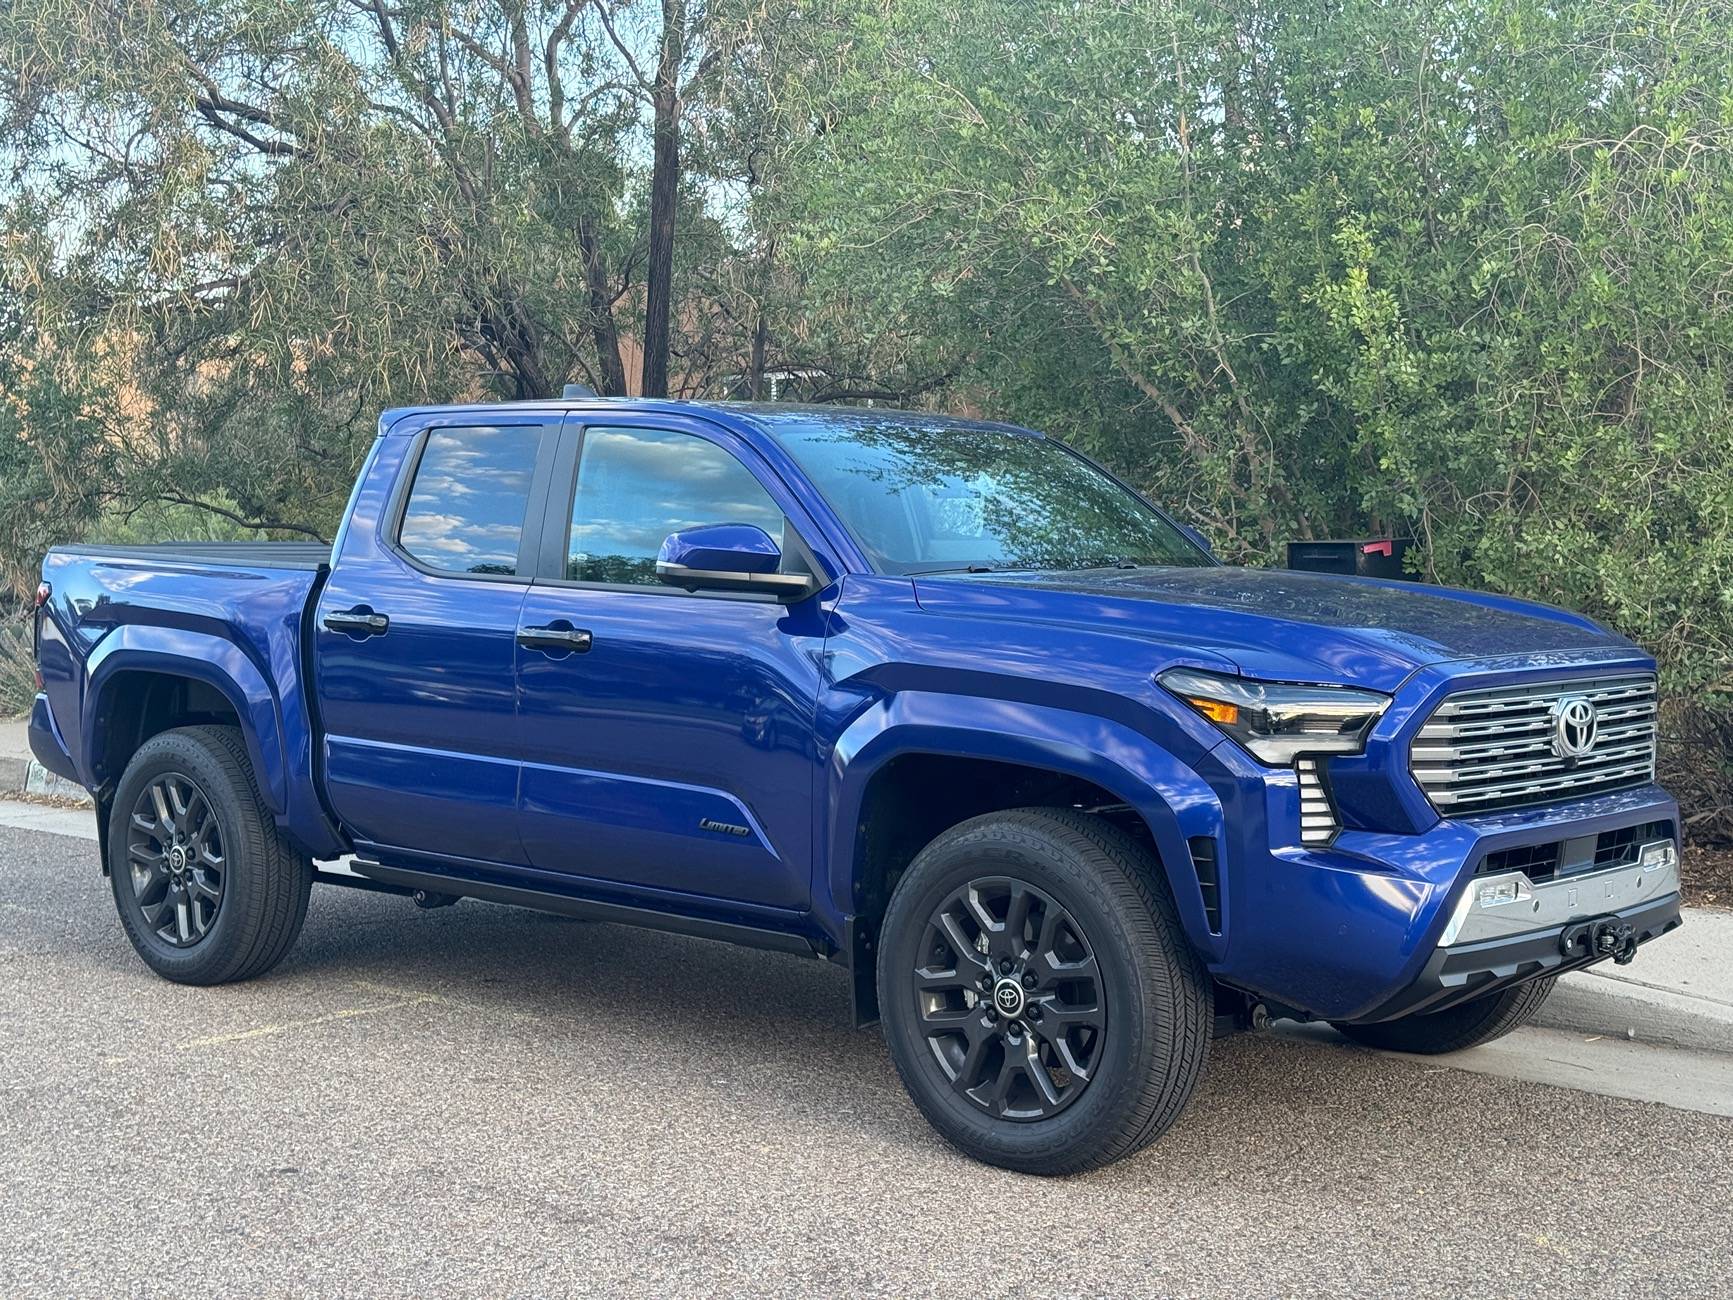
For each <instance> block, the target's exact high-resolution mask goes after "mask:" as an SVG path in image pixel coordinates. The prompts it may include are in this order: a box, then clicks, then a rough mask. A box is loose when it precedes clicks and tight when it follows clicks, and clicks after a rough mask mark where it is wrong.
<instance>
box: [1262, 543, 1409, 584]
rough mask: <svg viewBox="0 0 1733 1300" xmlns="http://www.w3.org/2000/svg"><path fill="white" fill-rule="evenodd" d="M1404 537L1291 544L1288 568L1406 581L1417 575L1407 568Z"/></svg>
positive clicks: (1406, 548) (1406, 551)
mask: <svg viewBox="0 0 1733 1300" xmlns="http://www.w3.org/2000/svg"><path fill="white" fill-rule="evenodd" d="M1413 544H1414V543H1413V542H1412V541H1410V540H1409V539H1407V538H1404V537H1356V538H1349V539H1344V540H1340V541H1328V542H1289V543H1288V567H1289V568H1290V569H1300V570H1303V571H1305V572H1307V573H1341V574H1347V575H1350V576H1357V577H1361V578H1405V579H1408V580H1409V581H1414V580H1415V575H1414V574H1412V573H1409V572H1408V571H1407V569H1406V567H1405V560H1406V558H1407V555H1408V548H1409V547H1410V546H1412V545H1413Z"/></svg>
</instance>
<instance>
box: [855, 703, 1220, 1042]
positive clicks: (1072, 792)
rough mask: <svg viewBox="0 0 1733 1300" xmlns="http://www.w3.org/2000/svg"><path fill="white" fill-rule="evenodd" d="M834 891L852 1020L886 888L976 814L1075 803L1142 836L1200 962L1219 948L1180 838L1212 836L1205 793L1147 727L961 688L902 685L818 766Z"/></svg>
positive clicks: (1214, 801)
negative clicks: (934, 691)
mask: <svg viewBox="0 0 1733 1300" xmlns="http://www.w3.org/2000/svg"><path fill="white" fill-rule="evenodd" d="M828 780H829V787H830V788H829V791H828V801H827V806H828V808H829V809H830V814H831V815H830V818H829V836H830V838H829V843H828V844H827V846H826V850H827V851H826V858H825V861H826V863H827V868H828V873H829V879H828V889H829V895H830V901H831V903H832V905H833V907H834V909H835V910H836V912H837V913H838V914H840V915H841V916H842V917H843V918H844V923H845V924H846V925H847V927H848V929H849V931H850V933H849V935H848V940H849V948H850V951H851V964H852V965H853V967H854V969H855V972H856V1018H857V1019H863V1018H870V1017H866V1016H865V1011H866V1008H865V1007H864V1006H863V1004H862V999H863V997H864V996H867V995H868V994H869V993H870V989H867V988H863V987H862V986H863V968H864V971H865V978H864V984H865V985H867V986H870V985H871V983H872V979H871V973H870V972H871V956H872V951H873V948H874V946H875V944H876V938H877V929H878V925H879V923H880V921H881V920H882V919H883V916H884V909H885V906H886V905H887V903H888V901H889V898H890V894H891V891H892V890H893V889H894V888H895V887H896V881H897V879H898V878H899V877H900V875H901V873H902V872H903V871H904V870H906V869H907V867H908V865H909V863H910V862H911V861H913V859H914V856H915V855H916V854H917V853H918V852H919V851H920V850H921V848H922V847H924V846H925V845H926V844H928V843H930V842H931V841H932V839H933V838H934V837H935V836H937V835H938V834H940V833H941V832H943V831H944V830H947V829H949V828H950V827H951V826H954V825H956V824H958V823H960V822H963V821H966V820H968V819H969V818H971V817H975V816H979V815H981V814H982V813H987V812H996V811H1008V810H1010V809H1012V808H1020V807H1030V806H1040V805H1045V806H1059V807H1075V808H1083V809H1085V810H1087V811H1091V812H1095V813H1097V814H1098V815H1101V816H1103V817H1106V818H1108V819H1109V820H1112V821H1114V822H1116V823H1117V824H1119V825H1120V826H1122V827H1123V828H1124V829H1125V830H1127V831H1129V832H1130V833H1131V834H1132V835H1133V836H1134V837H1136V838H1138V839H1139V840H1141V841H1143V842H1144V843H1145V844H1146V845H1147V846H1148V847H1149V848H1150V849H1151V850H1152V851H1153V852H1154V853H1155V856H1156V859H1157V861H1158V862H1159V863H1160V864H1161V867H1162V871H1163V874H1164V876H1165V878H1166V881H1167V885H1168V888H1169V891H1170V893H1171V894H1172V896H1173V898H1174V901H1175V904H1176V906H1177V907H1178V910H1179V914H1180V919H1181V922H1182V924H1183V926H1184V928H1185V932H1186V937H1187V939H1188V940H1189V941H1190V942H1191V944H1192V945H1193V947H1194V948H1195V949H1196V950H1197V951H1198V953H1199V954H1200V956H1202V957H1203V959H1204V960H1205V961H1206V962H1207V961H1211V960H1214V959H1216V958H1219V956H1220V955H1221V953H1222V951H1223V950H1224V947H1225V932H1226V926H1225V923H1224V921H1223V919H1222V918H1224V917H1225V916H1226V910H1225V908H1226V901H1225V900H1220V903H1219V910H1218V912H1217V915H1216V921H1215V925H1214V928H1213V929H1212V925H1211V922H1210V919H1209V917H1208V916H1207V914H1206V909H1205V904H1204V899H1203V894H1202V892H1201V889H1200V885H1199V881H1198V877H1197V874H1196V871H1195V870H1194V867H1193V862H1192V855H1191V852H1190V849H1189V847H1188V843H1189V841H1191V840H1193V839H1195V838H1197V837H1210V838H1211V839H1212V840H1214V841H1215V842H1216V843H1217V844H1220V842H1221V828H1222V809H1221V804H1220V801H1219V799H1218V798H1217V796H1216V794H1215V791H1214V790H1213V789H1212V788H1211V787H1210V786H1209V785H1208V784H1207V783H1206V782H1205V781H1204V780H1203V779H1202V778H1201V777H1199V776H1198V775H1197V773H1196V772H1194V771H1193V770H1192V769H1191V768H1189V767H1187V766H1186V765H1185V764H1183V763H1181V762H1180V761H1179V760H1178V759H1176V758H1175V757H1174V756H1173V755H1171V754H1169V753H1167V752H1166V751H1165V750H1163V749H1162V748H1161V747H1160V746H1158V745H1156V744H1155V743H1154V742H1153V741H1151V740H1150V739H1149V738H1148V737H1146V736H1143V735H1141V734H1140V733H1138V732H1135V731H1133V730H1132V729H1131V728H1129V727H1126V726H1124V725H1123V724H1121V723H1117V722H1114V721H1111V720H1109V719H1103V718H1096V717H1091V716H1088V715H1085V714H1077V713H1071V712H1068V711H1065V710H1059V709H1050V708H1044V707H1040V706H1031V705H1024V704H1005V703H1002V702H998V701H991V700H985V701H984V700H980V699H975V698H970V697H956V696H938V695H926V696H916V695H911V694H902V695H898V696H895V697H892V698H891V699H889V700H887V701H885V702H883V704H881V705H879V706H875V707H874V708H873V709H871V710H869V711H868V712H867V713H866V714H863V715H862V716H861V717H860V718H857V719H856V721H855V722H854V724H853V725H851V726H850V727H849V728H848V729H847V730H846V731H845V732H844V733H843V735H842V736H841V737H840V738H839V740H838V743H837V745H836V747H835V749H834V750H833V753H832V759H831V763H830V765H829V771H828Z"/></svg>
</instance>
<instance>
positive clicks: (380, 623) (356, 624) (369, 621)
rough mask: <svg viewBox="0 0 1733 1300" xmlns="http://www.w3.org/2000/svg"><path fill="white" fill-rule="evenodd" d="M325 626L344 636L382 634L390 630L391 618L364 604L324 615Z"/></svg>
mask: <svg viewBox="0 0 1733 1300" xmlns="http://www.w3.org/2000/svg"><path fill="white" fill-rule="evenodd" d="M325 626H326V627H327V628H328V629H329V630H330V631H332V632H341V633H343V635H344V636H358V637H369V636H384V635H385V633H386V632H387V631H389V630H390V627H391V620H390V619H389V618H387V617H386V616H385V615H384V614H375V613H374V612H373V611H372V610H370V609H368V608H367V607H366V606H365V605H357V606H356V607H355V608H354V609H350V610H345V611H343V612H341V613H337V614H327V615H325Z"/></svg>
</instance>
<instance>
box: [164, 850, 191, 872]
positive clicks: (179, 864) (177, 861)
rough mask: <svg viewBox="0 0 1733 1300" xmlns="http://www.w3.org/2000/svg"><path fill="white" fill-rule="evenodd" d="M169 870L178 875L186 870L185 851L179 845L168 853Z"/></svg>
mask: <svg viewBox="0 0 1733 1300" xmlns="http://www.w3.org/2000/svg"><path fill="white" fill-rule="evenodd" d="M168 865H169V870H170V871H173V872H176V873H179V872H182V871H185V870H186V869H187V851H186V850H185V849H184V848H182V847H181V846H180V845H179V844H177V845H175V846H174V847H173V848H172V849H170V850H169V851H168Z"/></svg>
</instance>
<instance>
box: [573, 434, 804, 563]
mask: <svg viewBox="0 0 1733 1300" xmlns="http://www.w3.org/2000/svg"><path fill="white" fill-rule="evenodd" d="M700 524H757V525H758V527H760V528H762V529H763V530H764V531H765V532H767V533H769V534H770V535H771V536H772V537H774V538H777V539H778V540H780V539H781V537H782V511H781V510H779V509H778V508H777V506H776V503H775V502H774V501H772V500H771V499H770V494H769V493H767V492H766V491H765V490H764V489H763V488H762V487H760V486H759V485H758V480H757V479H755V478H753V477H752V475H751V474H750V473H749V472H748V471H747V469H746V467H745V466H744V465H742V464H741V463H740V462H739V461H737V460H735V459H734V457H733V456H730V455H729V454H728V453H727V452H725V451H723V450H722V448H720V447H718V446H717V445H716V444H715V443H713V442H706V441H705V440H704V439H703V438H698V437H694V436H693V435H691V434H689V433H668V432H664V431H662V430H660V429H588V430H586V431H585V433H584V450H583V455H582V457H581V459H580V462H579V465H578V490H577V494H576V496H575V497H574V499H573V504H572V534H571V542H570V544H569V546H568V548H567V557H566V577H567V578H569V579H571V580H572V581H574V582H625V583H646V584H657V585H659V583H658V580H657V577H656V556H657V554H658V553H659V552H660V551H661V549H662V542H663V540H664V539H665V538H666V537H667V536H668V534H669V533H672V532H678V531H679V530H680V529H682V528H693V527H696V526H698V525H700Z"/></svg>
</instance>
